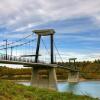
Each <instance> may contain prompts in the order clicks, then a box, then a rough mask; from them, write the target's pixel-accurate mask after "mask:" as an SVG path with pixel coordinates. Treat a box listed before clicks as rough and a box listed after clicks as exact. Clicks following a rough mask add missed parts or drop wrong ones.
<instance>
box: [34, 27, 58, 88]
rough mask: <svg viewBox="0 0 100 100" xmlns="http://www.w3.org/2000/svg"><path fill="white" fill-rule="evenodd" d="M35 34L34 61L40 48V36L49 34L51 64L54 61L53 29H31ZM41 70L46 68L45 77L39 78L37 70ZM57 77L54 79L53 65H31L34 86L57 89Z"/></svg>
mask: <svg viewBox="0 0 100 100" xmlns="http://www.w3.org/2000/svg"><path fill="white" fill-rule="evenodd" d="M33 32H34V33H35V34H36V35H37V36H38V39H37V47H36V56H35V63H38V61H39V60H38V58H39V49H40V42H41V37H42V36H50V49H51V53H50V57H51V64H53V63H54V52H53V49H54V47H53V45H54V43H53V37H54V33H55V31H54V30H53V29H46V30H34V31H33ZM41 70H47V72H48V73H47V77H48V78H47V79H41V78H39V72H40V71H41ZM56 83H57V79H56V72H55V68H54V67H48V66H45V67H44V66H34V67H32V85H33V86H36V87H43V88H53V89H57V84H56Z"/></svg>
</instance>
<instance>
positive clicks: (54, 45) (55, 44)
mask: <svg viewBox="0 0 100 100" xmlns="http://www.w3.org/2000/svg"><path fill="white" fill-rule="evenodd" d="M54 46H55V49H56V51H57V53H58V55H59V58H60V59H61V61H62V62H64V61H63V59H62V57H61V55H60V53H59V50H58V48H57V46H56V44H55V42H54Z"/></svg>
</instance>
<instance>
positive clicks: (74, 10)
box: [0, 0, 100, 29]
mask: <svg viewBox="0 0 100 100" xmlns="http://www.w3.org/2000/svg"><path fill="white" fill-rule="evenodd" d="M99 5H100V1H99V0H95V1H94V0H71V1H69V0H58V1H56V0H37V1H36V0H20V1H18V0H9V1H8V0H2V1H1V2H0V20H1V22H0V25H4V26H7V27H8V28H11V29H13V28H15V29H17V28H20V27H25V26H27V27H29V25H31V26H32V25H33V26H34V25H37V23H38V24H39V23H40V22H42V23H45V22H48V21H54V20H62V19H70V18H75V17H81V16H91V17H93V18H94V19H95V21H96V20H97V21H98V20H99V18H95V17H96V16H97V15H98V13H99V12H100V6H99Z"/></svg>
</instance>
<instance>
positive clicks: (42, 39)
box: [41, 38, 50, 54]
mask: <svg viewBox="0 0 100 100" xmlns="http://www.w3.org/2000/svg"><path fill="white" fill-rule="evenodd" d="M41 40H42V43H43V45H44V47H45V49H46V51H47V52H48V54H50V53H49V51H48V49H47V47H46V44H45V42H44V40H43V39H42V38H41Z"/></svg>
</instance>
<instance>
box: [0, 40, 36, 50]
mask: <svg viewBox="0 0 100 100" xmlns="http://www.w3.org/2000/svg"><path fill="white" fill-rule="evenodd" d="M35 40H36V38H35V39H32V40H30V41H28V42H24V43H22V44H18V45H14V46H9V47H7V49H8V48H11V47H13V48H14V47H19V46H23V45H26V44H28V43H30V42H33V41H35ZM4 49H6V48H1V49H0V50H4Z"/></svg>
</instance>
